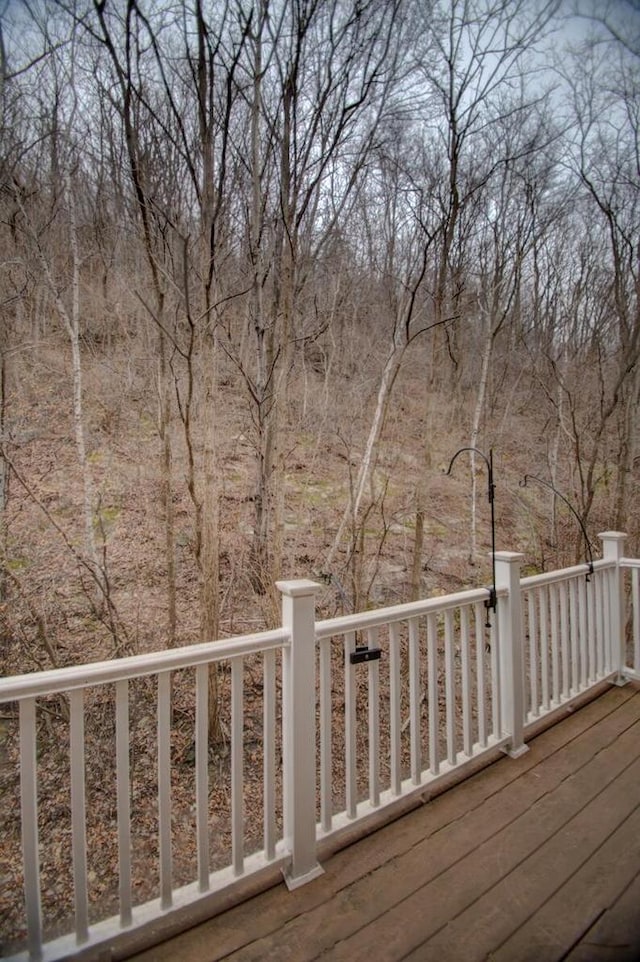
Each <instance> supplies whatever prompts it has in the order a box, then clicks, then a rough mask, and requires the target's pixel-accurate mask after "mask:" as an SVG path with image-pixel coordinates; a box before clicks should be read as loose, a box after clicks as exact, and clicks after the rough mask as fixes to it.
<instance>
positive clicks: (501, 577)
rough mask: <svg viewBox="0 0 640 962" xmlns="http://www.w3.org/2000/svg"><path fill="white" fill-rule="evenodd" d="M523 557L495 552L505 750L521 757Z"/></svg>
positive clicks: (522, 726)
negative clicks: (521, 582) (521, 584)
mask: <svg viewBox="0 0 640 962" xmlns="http://www.w3.org/2000/svg"><path fill="white" fill-rule="evenodd" d="M522 558H523V555H521V554H518V553H517V552H515V551H497V552H496V554H495V560H496V588H497V590H498V637H499V645H500V661H499V664H500V713H501V719H502V730H503V732H505V733H507V734H508V735H510V736H511V737H510V740H509V744H508V746H507V747H506V748H505V751H506V752H507V754H508V755H510V756H511V757H512V758H518V756H520V755H523V754H524V753H525V752H526V751H528V748H527V746H526V745H525V743H524V734H523V728H524V660H523V653H522V601H521V596H520V561H521V560H522ZM505 589H506V592H507V593H506V596H505V595H504V590H505Z"/></svg>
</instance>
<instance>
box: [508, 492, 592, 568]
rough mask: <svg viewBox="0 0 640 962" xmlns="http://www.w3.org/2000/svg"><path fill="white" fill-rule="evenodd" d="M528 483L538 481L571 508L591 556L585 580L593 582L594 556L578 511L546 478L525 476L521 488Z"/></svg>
mask: <svg viewBox="0 0 640 962" xmlns="http://www.w3.org/2000/svg"><path fill="white" fill-rule="evenodd" d="M527 481H537V482H538V484H542V485H544V487H545V488H549V490H550V491H553V493H554V494H555V495H557V496H558V497H559V498H560V500H561V501H564V503H565V504H566V506H567V507H568V508H569V511H571V513H572V515H573V516H574V518H575V519H576V521H577V522H578V524H579V525H580V529H581V531H582V536H583V538H584V543H585V546H586V549H587V554H588V556H589V560H588V561H587V562H585V564H586V565H587V573H586V575H585V580H586V581H591V575H592V574H593V555H592V553H591V542H590V541H589V535H588V534H587V529H586V528H585V526H584V523H583V521H582V518H581V517H580V515H579V514H578V512H577V511H576V509H575V508H574V507H573V505H572V504H571V502H570V501H569V500H568V499H567V498H565V496H564V494H561V492H560V491H558V489H557V488H554V486H553V485H552V484H551V482H550V481H545V480H544V478H538V477H536V475H535V474H525V476H524V478H523V479H522V481H521V482H520V487H521V488H526V486H527Z"/></svg>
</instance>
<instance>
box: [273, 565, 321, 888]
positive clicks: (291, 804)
mask: <svg viewBox="0 0 640 962" xmlns="http://www.w3.org/2000/svg"><path fill="white" fill-rule="evenodd" d="M276 587H277V588H278V590H279V591H280V592H281V594H282V624H283V627H284V628H287V629H288V630H289V632H290V633H291V643H290V644H289V645H287V646H286V647H285V648H284V649H283V667H282V762H283V775H282V783H283V818H284V841H285V845H286V846H287V849H288V851H289V853H290V856H291V860H290V863H289V865H288V867H287V868H286V870H285V872H284V877H285V881H286V883H287V886H288V887H289V888H290V889H294V888H298V887H299V886H300V885H304V884H305V883H306V882H310V881H311V880H312V879H314V878H316V877H317V876H318V875H321V874H322V872H323V869H322V867H321V866H320V864H319V863H318V859H317V856H316V683H315V677H316V676H315V667H316V638H315V594H316V591H317V590H318V588H319V585H317V584H316V583H315V581H308V580H306V579H301V580H297V581H277V582H276Z"/></svg>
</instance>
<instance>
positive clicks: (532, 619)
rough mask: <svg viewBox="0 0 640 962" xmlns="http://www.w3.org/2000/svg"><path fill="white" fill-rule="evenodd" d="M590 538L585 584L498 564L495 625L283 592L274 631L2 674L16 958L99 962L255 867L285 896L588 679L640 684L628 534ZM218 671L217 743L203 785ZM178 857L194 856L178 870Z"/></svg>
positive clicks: (516, 738)
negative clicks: (14, 863)
mask: <svg viewBox="0 0 640 962" xmlns="http://www.w3.org/2000/svg"><path fill="white" fill-rule="evenodd" d="M601 538H602V541H603V549H604V550H603V559H602V560H601V561H597V562H596V563H595V565H594V570H593V571H592V572H591V573H590V574H589V580H587V578H586V575H587V573H588V571H587V567H586V566H585V565H581V566H576V567H573V568H567V569H564V570H562V571H556V572H551V573H548V574H544V575H538V576H534V577H530V578H525V579H523V580H521V579H520V561H521V558H522V556H521V555H519V554H515V553H512V552H499V553H498V554H496V557H495V562H496V563H495V570H496V587H497V597H498V601H497V610H496V611H492V610H491V609H489V608H487V602H488V599H489V591H488V589H486V588H481V589H477V590H472V591H463V592H458V593H456V594H451V595H446V596H442V597H437V598H431V599H428V600H423V601H418V602H414V603H410V604H406V605H397V606H394V607H391V608H384V609H380V610H377V611H367V612H364V613H360V614H354V615H347V616H344V617H340V618H333V619H330V620H326V621H319V622H317V621H316V620H315V595H316V592H317V591H318V590H319V586H318V585H316V584H315V583H314V582H311V581H306V580H304V581H291V582H280V583H278V587H279V589H280V591H281V593H282V598H283V611H282V627H280V628H278V629H276V630H274V631H269V632H261V633H258V634H254V635H247V636H244V637H240V638H234V639H229V640H225V641H218V642H213V643H210V644H202V645H194V646H191V647H188V648H181V649H174V650H169V651H160V652H153V653H150V654H146V655H140V656H134V657H129V658H123V659H119V660H113V661H108V662H101V663H97V664H90V665H83V666H80V667H72V668H64V669H60V670H57V671H49V672H38V673H33V674H29V675H22V676H18V677H13V678H4V679H0V704H1V703H4V704H5V705H8V706H9V707H8V710H9V711H11V712H13V714H12V715H10V716H7V715H5V718H11V719H12V720H11V722H10V724H9V728H10V729H11V731H13V732H14V733H15V736H14V742H13V744H14V756H15V758H16V760H17V763H19V769H20V781H19V786H18V788H17V789H16V790H17V791H18V794H19V803H18V804H17V805H15V806H12V805H11V802H10V801H9V803H8V804H5V812H6V813H7V814H6V815H5V819H6V821H7V825H9V823H11V826H12V825H13V824H14V822H15V823H16V824H17V821H19V822H20V830H21V838H22V842H21V847H22V860H23V877H24V923H23V928H24V931H25V942H26V949H25V950H24V951H19V952H18V954H16V955H15V956H13V957H14V958H20V959H30V960H39V959H44V960H53V959H61V958H64V957H66V956H68V955H70V954H73V955H74V958H87V959H88V958H91V957H94V958H96V957H98V955H99V952H100V947H101V946H102V947H103V950H104V944H105V942H107V941H108V942H109V943H110V945H115V944H116V942H117V941H118V940H120V941H121V942H122V943H123V944H125V945H126V940H127V938H131V935H132V933H134V934H136V937H138V938H139V937H140V933H141V932H142V935H144V931H145V927H150V926H154V927H155V928H156V929H157V925H158V923H159V921H160V920H165V921H167V920H168V921H169V922H172V921H175V924H176V925H179V921H180V915H181V913H182V912H183V910H184V909H185V907H191V908H193V906H194V905H195V904H196V903H198V902H201V903H203V905H204V904H205V903H206V907H207V909H206V910H207V911H208V912H210V913H213V912H215V911H216V910H217V908H219V907H220V906H221V905H222V904H228V898H229V897H230V893H231V895H232V894H233V891H234V890H237V888H238V884H239V882H241V881H242V880H246V879H250V878H253V877H255V876H256V874H257V873H259V872H261V871H262V872H265V871H267V872H275V871H277V870H278V869H279V868H282V870H283V872H284V875H285V879H286V881H287V884H288V885H289V887H290V888H294V887H296V886H298V885H302V884H304V883H305V882H308V881H310V880H311V879H313V878H315V877H316V876H317V875H318V874H320V873H321V872H322V868H321V866H320V865H319V862H318V846H319V844H320V843H321V842H323V841H324V840H325V839H328V840H331V839H332V838H334V839H336V840H339V835H340V832H341V831H343V830H344V829H345V828H349V829H350V830H353V826H357V825H358V824H359V823H362V824H363V829H362V830H363V831H364V830H367V828H366V825H365V823H364V822H363V820H366V819H367V818H369V817H371V816H374V815H376V813H379V812H381V811H383V810H385V809H390V808H391V807H393V806H394V805H397V804H398V802H400V801H401V800H403V799H406V798H408V797H410V796H411V795H413V794H416V793H418V794H419V793H423V794H424V792H425V786H431V785H433V784H434V783H437V782H438V780H440V779H442V778H444V777H445V776H447V775H449V774H450V773H451V772H455V771H456V770H460V771H463V769H464V767H465V766H466V765H468V764H469V763H470V762H471V761H473V760H474V759H476V758H478V757H479V756H482V755H483V754H485V753H487V752H489V751H495V749H496V748H500V749H502V750H503V751H505V752H507V753H508V754H510V755H512V756H517V755H519V754H520V753H521V752H523V751H526V745H525V735H526V731H527V728H528V726H530V725H532V724H535V723H536V722H537V721H538V720H539V719H540V718H542V717H543V716H544V715H545V714H548V713H549V712H552V711H554V710H556V709H558V708H560V707H561V706H563V705H567V704H568V703H569V702H571V700H572V699H574V698H576V697H577V696H579V695H582V694H583V693H584V692H586V691H588V690H589V689H590V688H592V687H594V686H595V685H597V684H600V683H602V682H603V681H605V680H610V681H615V682H618V683H623V682H624V681H625V680H626V679H629V678H635V679H640V561H636V560H633V559H628V558H624V557H623V555H622V548H623V544H624V535H621V534H618V533H615V532H608V533H606V534H604V535H602V536H601ZM215 666H217V675H216V677H217V678H218V688H217V693H216V699H217V702H219V704H217V709H218V713H219V715H220V717H221V719H222V721H221V724H222V727H223V730H224V736H225V737H224V742H225V746H226V748H225V752H226V754H225V757H224V759H222V758H221V757H220V758H218V759H217V766H218V767H217V769H216V768H215V766H212V752H213V753H214V755H215V752H216V751H217V749H216V746H215V745H214V744H212V739H211V734H212V733H211V732H210V729H209V717H210V711H209V709H210V707H211V705H210V684H211V673H212V671H213V668H214V667H215ZM220 673H222V674H220ZM220 679H221V680H220ZM141 686H143V687H144V686H146V688H144V690H141ZM249 696H250V697H249ZM55 699H58V700H60V699H62V700H63V701H62V702H61V703H63V704H64V705H65V711H64V713H63V716H62V717H58V719H57V721H56V723H55V724H56V725H57V729H56V731H57V732H59V733H60V737H61V742H64V741H65V739H66V740H67V742H68V749H67V770H66V774H64V778H65V779H66V780H67V784H68V798H69V809H70V812H69V823H70V830H69V833H68V844H67V849H66V851H68V862H69V864H70V868H69V879H70V882H69V886H68V890H72V891H73V899H72V902H73V907H72V912H73V916H74V918H73V921H70V922H69V923H68V925H67V931H68V932H69V934H68V935H63V936H59V937H56V938H51V936H50V932H51V926H50V921H49V919H48V918H47V915H48V913H49V910H51V909H52V906H53V920H54V921H55V922H56V923H57V922H59V921H60V917H61V913H60V911H59V910H58V911H56V905H55V898H54V897H53V896H51V894H50V893H49V892H48V891H47V890H46V889H47V882H46V880H47V879H50V878H51V871H54V872H55V871H56V870H58V865H59V861H60V858H61V852H60V844H59V843H56V844H55V845H54V843H53V842H52V841H51V842H50V839H49V837H48V835H47V831H48V829H47V825H48V823H47V822H46V819H45V827H44V828H43V818H42V816H43V814H46V809H47V804H48V801H49V799H48V797H47V791H48V789H47V788H43V786H42V785H41V780H42V779H41V776H42V775H43V774H44V773H43V771H42V765H41V759H40V751H41V745H42V744H43V743H44V739H43V738H42V735H41V732H42V728H43V725H42V721H43V718H44V717H45V715H46V713H47V712H49V711H50V708H51V704H52V700H55ZM178 701H179V702H180V706H181V711H182V716H181V722H180V725H179V726H178V725H177V723H176V720H175V718H174V710H175V707H176V703H177V702H178ZM14 706H17V707H14ZM185 718H186V719H187V721H186V722H185V721H184V719H185ZM104 719H107V721H106V722H105V721H104ZM100 725H102V728H100ZM105 725H106V726H107V728H108V731H109V732H111V735H110V736H107V737H106V741H105V731H104V728H105ZM185 725H186V729H187V733H188V732H189V731H191V729H189V726H191V727H192V731H191V735H190V736H189V737H191V738H192V743H193V750H192V753H191V755H192V768H191V769H189V770H188V772H187V774H186V775H185V771H186V768H185V764H184V762H182V761H181V759H180V757H179V756H178V753H177V751H176V745H175V739H176V736H177V729H178V728H180V731H181V732H182V734H184V730H185ZM96 726H98V729H99V730H98V729H97V730H98V734H99V735H100V738H101V739H102V741H101V742H100V744H105V745H106V744H107V743H108V742H109V738H111V743H110V744H111V747H110V748H105V749H104V751H105V752H106V753H107V754H108V753H109V752H110V753H111V755H110V758H112V766H111V768H112V772H111V776H109V778H108V779H107V782H109V784H103V785H101V786H100V788H101V791H103V792H109V791H110V792H112V793H113V805H112V809H111V812H112V816H111V819H110V820H108V824H104V823H100V826H99V827H100V833H99V838H100V839H101V844H102V846H103V851H104V853H105V859H104V862H105V864H106V852H107V850H108V848H109V845H110V844H112V846H113V850H114V852H115V853H116V854H115V855H114V859H113V861H114V865H115V868H114V873H113V874H114V878H115V883H116V889H117V895H116V894H115V892H114V893H113V898H115V899H116V904H117V911H116V913H115V914H113V908H111V905H110V904H109V903H108V901H107V908H106V909H104V910H102V909H101V905H102V903H101V901H100V899H99V898H98V897H97V894H96V884H95V874H96V873H95V871H92V870H91V867H90V859H89V858H88V854H87V853H88V850H89V851H91V849H92V846H93V847H94V848H95V842H92V838H93V835H92V833H93V832H94V829H95V826H94V824H93V821H92V819H94V814H93V809H94V807H95V804H96V797H95V786H94V789H93V790H92V791H91V792H88V790H87V785H88V780H89V775H90V772H91V770H92V766H93V762H94V759H93V758H92V751H93V750H94V746H95V744H96V741H95V739H96V737H97V736H96V735H95V732H94V728H95V727H96ZM109 726H111V727H109ZM50 732H51V730H50V729H49V736H50ZM94 736H95V737H94ZM147 742H150V743H151V746H150V747H149V746H147V744H146V743H147ZM134 746H135V751H137V752H139V753H140V752H141V751H143V750H144V749H145V746H146V747H147V748H149V750H150V751H151V752H152V755H153V759H154V762H155V772H154V771H148V770H147V771H143V772H142V773H141V772H140V771H139V770H138V768H139V766H138V767H136V769H135V771H134V770H133V768H132V766H133V765H134ZM9 755H10V753H9ZM216 757H217V756H216ZM280 759H281V763H280ZM108 767H109V766H107V768H108ZM187 768H188V766H187ZM249 768H251V770H250V771H249ZM249 774H250V776H251V777H250V778H249V777H247V776H248V775H249ZM47 784H48V783H47ZM256 784H258V785H261V789H260V791H259V793H258V796H257V797H256V794H255V792H254V791H253V789H252V788H251V786H254V787H255V785H256ZM250 788H251V792H252V793H251V794H250V795H249V792H250ZM141 798H142V799H147V802H148V806H151V808H150V809H149V808H148V809H147V814H148V811H149V810H152V812H153V819H152V823H153V826H155V828H154V837H153V838H152V839H151V840H150V841H149V840H143V841H144V842H145V844H146V845H147V848H146V850H145V851H146V854H145V858H146V859H147V861H146V862H144V868H143V872H142V874H143V876H145V875H146V879H145V878H143V880H142V881H143V882H146V881H148V880H149V878H150V877H153V878H154V879H155V883H154V885H153V886H151V887H152V888H153V894H154V897H153V898H150V897H149V886H148V885H147V886H146V887H145V884H142V887H141V891H142V893H143V894H142V896H139V895H138V888H139V887H140V885H141V881H140V865H139V864H138V863H139V862H140V856H139V853H138V851H137V848H136V846H137V845H138V839H137V837H138V834H139V825H138V812H139V811H141V809H140V808H139V806H140V804H141V802H140V799H141ZM183 822H188V825H187V828H184V830H181V833H180V832H178V831H177V829H178V827H179V826H181V825H182V823H183ZM11 826H10V827H11ZM45 829H46V830H45ZM4 834H5V838H7V837H9V835H10V834H11V831H9V832H5V833H4ZM256 838H258V841H257V842H256ZM223 841H224V844H222V842H223ZM138 847H139V846H138ZM183 848H184V849H185V850H187V849H188V850H189V851H192V853H193V857H192V859H191V861H188V860H187V861H188V865H187V868H186V869H185V867H184V865H183V864H182V863H183V862H184V858H183V855H184V853H183V851H182V849H183ZM134 856H135V857H134ZM51 866H53V869H52V868H51ZM105 871H106V869H105ZM47 873H48V874H47ZM185 873H186V875H187V877H186V879H185ZM189 873H190V874H189ZM43 880H44V881H43ZM43 895H46V898H45V899H43ZM19 897H20V896H19V893H17V892H16V899H18V898H19ZM223 898H224V900H225V901H224V902H223ZM216 899H217V901H216ZM139 903H140V904H139ZM138 944H139V942H138Z"/></svg>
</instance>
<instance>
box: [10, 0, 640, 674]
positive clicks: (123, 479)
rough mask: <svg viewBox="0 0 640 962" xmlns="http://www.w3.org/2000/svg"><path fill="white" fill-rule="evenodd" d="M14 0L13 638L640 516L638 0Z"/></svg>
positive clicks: (187, 623)
mask: <svg viewBox="0 0 640 962" xmlns="http://www.w3.org/2000/svg"><path fill="white" fill-rule="evenodd" d="M578 7H579V8H580V9H579V11H577V9H574V7H573V6H571V5H570V4H569V3H559V2H555V0H448V2H439V0H438V2H435V0H434V2H429V0H286V2H285V0H227V2H222V0H209V2H203V0H189V2H184V3H173V2H170V0H166V2H157V0H156V2H151V0H148V2H147V0H126V2H119V0H118V2H115V0H94V2H93V3H91V2H89V0H41V2H36V3H30V4H28V5H27V4H26V3H23V2H20V0H15V2H13V0H5V3H4V5H3V9H2V10H1V11H0V16H1V18H2V19H1V27H2V34H1V37H0V40H1V55H2V76H1V78H0V80H1V84H2V86H1V88H0V109H1V124H2V136H1V138H0V172H1V174H0V184H1V193H0V251H1V253H0V264H1V268H2V270H1V272H0V308H1V316H0V359H1V366H0V374H1V384H0V441H1V445H0V526H1V527H0V577H1V586H0V590H1V593H2V605H1V607H0V615H1V622H0V624H1V630H2V637H3V645H2V650H3V669H2V670H3V672H4V673H8V674H10V673H14V672H17V671H27V670H33V669H35V668H37V667H43V668H44V667H52V666H58V665H63V664H67V663H70V662H74V661H75V662H78V661H82V660H87V659H93V658H98V657H110V656H111V655H113V654H118V655H119V654H123V653H127V652H133V651H139V650H145V649H149V648H158V647H161V646H165V645H175V644H185V643H189V642H192V641H197V640H200V639H211V638H215V637H218V636H220V635H226V634H229V633H233V632H237V631H245V630H254V629H257V628H260V627H264V626H271V625H273V624H274V623H278V618H277V605H278V599H277V596H276V595H277V593H276V592H275V591H274V588H273V585H274V581H275V579H276V578H278V577H281V576H287V577H313V578H315V579H316V580H322V581H323V582H324V584H325V586H326V590H325V592H324V594H323V596H322V597H321V599H320V602H321V606H322V610H323V612H324V613H326V614H331V613H334V612H336V611H341V610H352V609H358V608H362V607H363V606H366V605H368V604H373V603H381V602H395V601H400V600H406V599H408V598H409V597H412V596H416V595H418V594H421V593H425V592H426V593H432V592H434V591H437V590H441V589H445V590H446V589H452V588H457V587H459V586H462V585H471V584H473V585H475V584H478V583H482V581H483V580H484V581H486V580H487V579H488V571H489V566H488V562H487V552H488V549H489V546H490V528H489V507H488V504H487V499H486V469H485V464H484V462H483V461H482V459H481V458H479V457H477V456H474V454H473V452H470V453H469V454H468V455H465V456H464V457H462V458H460V459H458V460H457V461H456V464H455V467H454V469H453V472H452V476H451V477H446V476H445V471H446V469H447V467H448V464H449V462H450V459H451V458H452V456H453V455H454V454H455V453H456V451H457V450H458V449H459V448H461V447H464V446H470V447H474V448H479V449H480V450H481V451H482V452H484V453H485V454H488V453H489V450H490V449H493V452H494V459H495V471H496V517H497V523H498V533H497V546H498V547H499V548H505V549H512V550H521V551H524V552H525V553H526V556H527V561H528V563H529V564H530V565H532V566H533V567H535V568H536V569H537V568H542V567H545V566H546V567H555V566H559V565H562V564H569V563H573V562H574V561H577V560H583V559H584V558H585V550H586V549H585V545H584V541H583V538H582V533H581V531H580V526H579V525H578V523H577V522H576V519H575V518H574V517H573V516H572V514H571V513H570V512H569V511H568V509H567V508H566V506H565V505H564V503H563V501H562V500H560V499H558V498H556V497H555V496H554V495H553V493H552V491H551V490H550V489H548V488H545V487H543V486H541V485H536V484H535V483H530V484H529V485H528V486H527V487H526V488H522V487H521V486H520V481H521V479H522V478H523V476H524V474H530V475H535V476H537V477H539V478H541V479H543V480H544V481H546V482H548V483H550V484H551V485H553V486H554V487H555V488H556V489H557V490H558V491H559V492H560V493H561V494H562V495H563V496H564V497H565V498H567V499H568V500H569V501H570V502H571V504H572V505H573V507H574V508H575V510H576V512H577V514H578V516H579V519H580V521H581V522H582V524H583V525H584V527H585V528H586V531H587V532H588V535H589V538H590V539H591V540H592V541H593V543H594V551H595V550H596V546H597V538H596V534H597V532H598V531H602V530H605V529H620V530H625V531H628V532H629V533H630V535H631V541H630V545H629V548H630V553H633V552H634V551H635V552H636V553H637V550H638V547H639V544H638V535H639V534H640V512H639V511H638V507H637V505H638V494H639V482H640V460H639V458H640V450H639V441H640V432H639V426H638V416H637V415H638V401H639V393H640V365H639V363H638V362H639V354H640V315H639V301H638V293H639V281H640V273H639V271H640V268H639V261H638V256H639V255H638V251H639V245H640V237H639V234H640V141H639V136H638V132H639V120H640V96H639V94H640V40H639V37H640V14H639V13H638V10H637V5H636V4H635V2H633V0H619V2H617V3H614V2H608V3H606V4H602V3H596V2H595V0H594V3H593V4H592V5H591V6H589V5H588V4H587V3H586V0H585V2H584V3H582V4H580V3H577V4H576V8H578Z"/></svg>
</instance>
